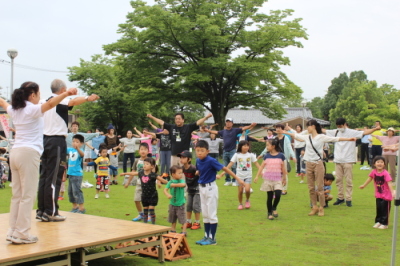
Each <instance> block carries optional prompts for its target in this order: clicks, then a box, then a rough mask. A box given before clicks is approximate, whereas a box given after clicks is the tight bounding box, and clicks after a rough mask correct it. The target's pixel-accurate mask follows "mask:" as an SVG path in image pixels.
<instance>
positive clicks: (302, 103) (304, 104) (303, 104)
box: [301, 100, 307, 130]
mask: <svg viewBox="0 0 400 266" xmlns="http://www.w3.org/2000/svg"><path fill="white" fill-rule="evenodd" d="M306 105H307V101H306V100H303V101H301V106H303V130H304V120H306V118H305V113H306V112H305V107H306Z"/></svg>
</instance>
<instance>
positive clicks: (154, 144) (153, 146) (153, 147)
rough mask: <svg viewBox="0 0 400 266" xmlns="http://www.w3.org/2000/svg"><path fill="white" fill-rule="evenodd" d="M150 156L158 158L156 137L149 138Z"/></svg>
mask: <svg viewBox="0 0 400 266" xmlns="http://www.w3.org/2000/svg"><path fill="white" fill-rule="evenodd" d="M151 157H152V158H153V159H154V160H156V161H157V160H158V139H156V138H155V139H151Z"/></svg>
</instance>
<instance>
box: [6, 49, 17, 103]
mask: <svg viewBox="0 0 400 266" xmlns="http://www.w3.org/2000/svg"><path fill="white" fill-rule="evenodd" d="M7 55H8V56H9V57H10V58H11V86H10V102H11V98H12V94H13V92H14V58H16V57H17V55H18V51H17V49H8V51H7Z"/></svg>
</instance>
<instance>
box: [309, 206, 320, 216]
mask: <svg viewBox="0 0 400 266" xmlns="http://www.w3.org/2000/svg"><path fill="white" fill-rule="evenodd" d="M317 213H318V207H317V206H314V207H313V208H312V209H311V211H310V212H309V213H308V216H313V215H316V214H317Z"/></svg>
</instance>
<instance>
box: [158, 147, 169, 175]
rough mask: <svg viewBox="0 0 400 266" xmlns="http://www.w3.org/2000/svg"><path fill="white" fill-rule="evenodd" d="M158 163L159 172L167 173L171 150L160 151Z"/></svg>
mask: <svg viewBox="0 0 400 266" xmlns="http://www.w3.org/2000/svg"><path fill="white" fill-rule="evenodd" d="M160 165H161V172H160V173H161V174H163V173H167V174H169V168H170V167H171V151H160Z"/></svg>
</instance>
